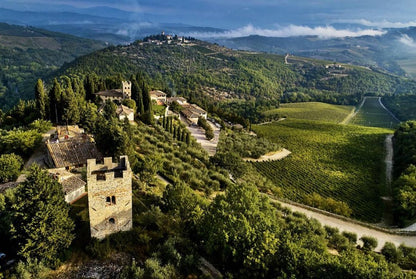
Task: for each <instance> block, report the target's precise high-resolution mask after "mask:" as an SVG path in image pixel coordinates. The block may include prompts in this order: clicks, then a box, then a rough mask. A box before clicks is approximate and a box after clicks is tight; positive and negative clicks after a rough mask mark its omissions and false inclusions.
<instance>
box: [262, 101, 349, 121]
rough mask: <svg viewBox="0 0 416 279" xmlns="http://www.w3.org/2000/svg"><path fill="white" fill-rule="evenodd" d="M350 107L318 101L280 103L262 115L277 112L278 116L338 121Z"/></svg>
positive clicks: (346, 114)
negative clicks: (276, 107) (277, 106)
mask: <svg viewBox="0 0 416 279" xmlns="http://www.w3.org/2000/svg"><path fill="white" fill-rule="evenodd" d="M352 109H353V107H352V106H340V105H331V104H325V103H319V102H306V103H289V104H280V107H279V108H278V109H273V110H269V111H266V112H264V115H266V116H271V115H275V114H278V115H279V116H280V117H287V118H295V119H307V120H317V121H324V122H331V123H340V122H341V121H342V120H344V119H345V117H347V116H348V114H350V113H351V111H352Z"/></svg>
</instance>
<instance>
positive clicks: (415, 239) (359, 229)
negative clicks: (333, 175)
mask: <svg viewBox="0 0 416 279" xmlns="http://www.w3.org/2000/svg"><path fill="white" fill-rule="evenodd" d="M270 199H271V201H272V202H276V203H280V204H281V205H282V206H284V207H287V208H290V209H291V210H292V211H296V212H300V213H303V214H305V215H306V216H307V217H308V218H314V219H316V220H318V221H319V222H320V223H321V224H322V225H323V226H330V227H333V228H337V229H339V231H340V232H343V231H347V232H353V233H356V234H357V237H358V239H359V238H360V237H362V236H372V237H375V238H376V239H377V241H378V245H377V247H376V249H375V250H376V251H380V250H381V248H382V247H383V246H384V244H385V243H386V242H392V243H394V244H395V245H396V246H399V245H400V244H404V245H406V246H409V247H416V235H406V234H403V232H405V229H403V230H398V229H392V230H387V229H381V228H380V229H376V228H371V227H370V226H371V224H369V226H365V225H364V223H363V225H361V224H359V222H356V221H354V220H350V221H349V220H348V219H347V218H337V217H334V216H331V215H332V214H331V215H329V214H324V213H320V212H318V211H319V210H315V209H314V210H312V209H307V208H306V206H298V205H295V204H291V203H286V202H282V201H280V200H275V199H272V198H270ZM401 233H402V234H401Z"/></svg>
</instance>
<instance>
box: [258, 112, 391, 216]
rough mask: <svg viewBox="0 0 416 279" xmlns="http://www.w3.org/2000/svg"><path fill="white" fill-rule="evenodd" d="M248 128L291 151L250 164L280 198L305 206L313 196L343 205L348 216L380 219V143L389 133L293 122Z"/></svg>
mask: <svg viewBox="0 0 416 279" xmlns="http://www.w3.org/2000/svg"><path fill="white" fill-rule="evenodd" d="M253 129H254V131H255V132H256V133H257V134H258V136H264V137H266V138H268V139H269V140H271V141H274V142H276V143H278V144H280V145H281V146H284V147H285V148H287V149H289V150H290V151H292V154H291V155H290V156H289V157H287V158H285V159H283V160H281V161H273V162H262V163H253V164H254V166H255V167H256V168H257V170H258V171H259V172H260V173H261V174H262V175H264V176H266V177H268V178H269V179H270V180H271V181H273V182H274V183H275V185H277V186H279V187H281V189H282V192H283V196H284V197H285V198H288V199H291V200H294V201H298V202H305V199H306V197H307V196H308V195H312V194H313V193H317V194H319V195H321V196H322V197H324V198H332V199H334V200H336V201H343V202H345V203H346V204H347V205H348V206H349V208H350V209H352V217H355V218H358V219H361V220H365V221H370V222H377V221H379V220H380V218H381V216H382V202H381V199H380V196H381V195H383V190H384V183H385V181H384V171H385V169H384V168H385V167H384V161H383V160H384V144H383V143H384V139H385V136H386V134H389V133H391V132H392V131H391V130H388V129H381V128H369V127H359V126H353V125H338V124H331V123H324V122H317V121H308V120H295V119H286V120H284V121H280V122H274V123H271V124H267V125H255V126H254V125H253Z"/></svg>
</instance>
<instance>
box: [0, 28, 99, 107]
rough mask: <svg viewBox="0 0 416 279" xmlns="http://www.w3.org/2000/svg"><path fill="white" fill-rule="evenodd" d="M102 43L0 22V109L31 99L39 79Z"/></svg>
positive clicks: (95, 48) (97, 47) (93, 49)
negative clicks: (21, 100) (20, 100)
mask: <svg viewBox="0 0 416 279" xmlns="http://www.w3.org/2000/svg"><path fill="white" fill-rule="evenodd" d="M104 47H105V44H104V43H102V42H98V41H93V40H89V39H83V38H78V37H75V36H72V35H67V34H62V33H56V32H51V31H47V30H43V29H39V28H34V27H29V26H26V27H24V26H18V25H9V24H6V23H0V61H1V62H0V108H1V109H8V108H10V107H11V106H13V105H14V104H15V103H16V102H17V101H18V100H19V99H32V98H33V92H34V89H33V88H34V85H35V82H36V80H37V79H38V78H45V77H46V76H47V75H48V74H50V73H51V72H53V71H54V70H56V69H58V68H59V67H61V66H62V65H63V64H64V63H66V62H70V61H72V60H74V59H75V58H76V57H78V56H81V55H84V54H87V53H90V52H92V51H95V50H97V49H101V48H104Z"/></svg>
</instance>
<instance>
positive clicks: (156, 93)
mask: <svg viewBox="0 0 416 279" xmlns="http://www.w3.org/2000/svg"><path fill="white" fill-rule="evenodd" d="M149 94H150V99H151V100H154V101H156V103H157V104H158V105H159V106H161V105H164V104H166V96H167V94H166V93H165V92H163V91H160V90H153V91H150V92H149Z"/></svg>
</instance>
